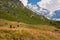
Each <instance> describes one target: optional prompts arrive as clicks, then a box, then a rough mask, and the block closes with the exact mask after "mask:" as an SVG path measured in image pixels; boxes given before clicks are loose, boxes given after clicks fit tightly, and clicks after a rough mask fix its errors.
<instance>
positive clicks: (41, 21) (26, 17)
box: [0, 0, 60, 40]
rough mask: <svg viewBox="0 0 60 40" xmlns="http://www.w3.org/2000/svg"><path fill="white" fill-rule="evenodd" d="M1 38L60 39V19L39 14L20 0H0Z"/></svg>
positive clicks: (28, 39) (22, 39) (10, 39)
mask: <svg viewBox="0 0 60 40" xmlns="http://www.w3.org/2000/svg"><path fill="white" fill-rule="evenodd" d="M19 23H21V25H20V26H19V27H17V25H18V24H19ZM10 25H12V26H13V28H10ZM0 40H60V21H53V20H48V19H47V18H45V17H44V16H42V15H37V14H36V13H34V12H32V11H31V10H29V9H27V8H26V7H24V6H23V4H22V3H21V1H19V0H0Z"/></svg>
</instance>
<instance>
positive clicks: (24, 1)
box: [20, 0, 28, 6]
mask: <svg viewBox="0 0 60 40" xmlns="http://www.w3.org/2000/svg"><path fill="white" fill-rule="evenodd" d="M20 1H21V2H22V3H23V5H24V6H27V3H28V0H20Z"/></svg>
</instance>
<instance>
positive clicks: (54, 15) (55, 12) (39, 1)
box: [20, 0, 60, 20]
mask: <svg viewBox="0 0 60 40" xmlns="http://www.w3.org/2000/svg"><path fill="white" fill-rule="evenodd" d="M20 1H21V2H22V3H23V4H24V6H26V7H27V5H28V6H29V8H31V9H32V10H33V11H36V10H37V6H36V5H38V6H39V7H41V8H45V9H47V10H49V13H48V14H49V15H48V16H49V17H51V18H50V19H53V20H59V19H60V0H20ZM41 8H38V9H40V10H41ZM40 10H38V11H40Z"/></svg>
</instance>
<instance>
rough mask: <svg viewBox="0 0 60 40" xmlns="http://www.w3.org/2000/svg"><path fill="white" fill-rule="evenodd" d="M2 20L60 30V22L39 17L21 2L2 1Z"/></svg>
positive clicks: (14, 0)
mask: <svg viewBox="0 0 60 40" xmlns="http://www.w3.org/2000/svg"><path fill="white" fill-rule="evenodd" d="M3 2H4V3H3ZM0 19H6V20H10V21H17V22H24V23H28V24H47V25H53V26H56V27H57V28H60V27H59V26H60V25H59V24H60V22H59V21H58V22H57V21H52V20H48V19H46V18H45V17H44V16H41V15H37V14H36V13H34V12H32V11H31V10H29V9H27V8H25V7H24V6H23V4H22V3H21V1H19V0H5V1H4V0H0Z"/></svg>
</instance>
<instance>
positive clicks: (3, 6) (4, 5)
mask: <svg viewBox="0 0 60 40" xmlns="http://www.w3.org/2000/svg"><path fill="white" fill-rule="evenodd" d="M22 6H23V4H22V3H21V1H19V0H0V12H1V11H7V12H8V11H9V10H11V9H10V8H20V7H22ZM23 7H24V6H23Z"/></svg>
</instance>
